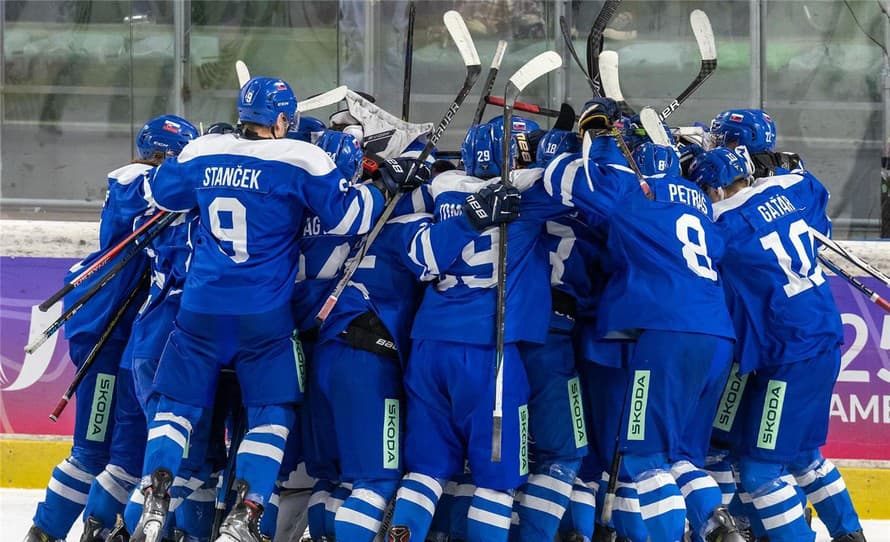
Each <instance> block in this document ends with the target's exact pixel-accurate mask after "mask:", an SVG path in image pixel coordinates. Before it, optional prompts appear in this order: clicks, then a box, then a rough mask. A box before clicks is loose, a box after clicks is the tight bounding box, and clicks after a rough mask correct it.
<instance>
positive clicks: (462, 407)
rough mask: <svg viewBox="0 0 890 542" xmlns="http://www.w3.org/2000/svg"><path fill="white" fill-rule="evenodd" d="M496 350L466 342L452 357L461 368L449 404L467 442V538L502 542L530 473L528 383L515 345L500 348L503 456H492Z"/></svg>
mask: <svg viewBox="0 0 890 542" xmlns="http://www.w3.org/2000/svg"><path fill="white" fill-rule="evenodd" d="M494 354H495V352H494V348H492V347H483V346H475V345H465V347H464V355H463V356H461V357H460V358H458V359H456V360H453V361H452V363H454V364H457V366H458V367H459V369H460V374H459V375H455V378H453V380H452V381H451V382H450V384H451V386H452V389H453V390H454V391H453V393H454V398H455V400H454V404H453V406H452V408H453V412H454V418H455V420H456V421H457V424H458V426H459V427H461V432H462V434H463V435H464V438H465V439H466V442H467V458H468V460H469V463H470V470H471V471H472V473H473V480H474V481H475V482H476V486H477V487H476V491H475V492H474V494H473V501H472V503H471V504H470V509H469V512H468V513H467V540H468V541H469V542H482V541H483V540H484V541H492V542H495V541H504V542H506V540H507V539H508V535H509V532H510V523H511V515H512V510H513V492H514V491H515V489H516V488H517V487H519V486H520V485H521V484H522V483H523V482H525V481H526V477H527V476H528V474H529V460H528V438H529V419H528V390H529V385H528V380H527V377H526V374H525V367H524V365H523V363H522V360H521V358H520V356H519V349H518V348H517V346H516V345H515V344H507V345H505V348H504V359H503V365H502V367H501V371H502V372H503V390H504V391H503V416H504V418H503V424H502V434H501V460H500V462H493V461H492V460H491V446H492V416H491V410H492V406H493V405H494V392H495V390H494V387H495V379H494V372H493V371H492V368H491V362H492V360H493V359H494V357H495V356H494ZM573 479H574V477H573ZM568 485H569V488H571V485H570V484H568ZM555 527H556V526H554V530H555ZM551 537H552V534H551Z"/></svg>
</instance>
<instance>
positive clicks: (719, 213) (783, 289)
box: [714, 173, 843, 372]
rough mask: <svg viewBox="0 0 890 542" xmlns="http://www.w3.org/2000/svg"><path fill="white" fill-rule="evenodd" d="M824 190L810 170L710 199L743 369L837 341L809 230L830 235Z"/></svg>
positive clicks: (789, 359) (835, 317)
mask: <svg viewBox="0 0 890 542" xmlns="http://www.w3.org/2000/svg"><path fill="white" fill-rule="evenodd" d="M827 203H828V191H827V190H826V189H825V187H824V186H823V185H822V184H821V183H820V182H819V181H818V180H817V179H816V178H815V177H813V176H812V175H811V174H809V173H802V174H788V175H779V176H775V177H764V178H762V179H759V180H758V181H757V183H756V184H755V185H754V186H753V187H749V188H744V189H742V190H741V191H739V192H738V193H736V194H734V195H733V196H732V197H730V198H727V199H725V200H723V201H721V202H718V203H715V204H714V214H715V216H716V219H717V226H718V228H719V231H720V233H721V234H722V236H723V238H724V240H725V243H726V254H725V256H724V258H723V261H722V262H721V272H722V274H723V277H724V279H725V281H726V290H727V298H728V301H729V304H730V307H731V309H732V315H733V320H734V322H735V325H736V332H737V334H738V337H739V342H738V343H737V346H736V357H737V359H738V360H739V361H740V363H741V371H742V372H748V371H751V370H754V369H757V368H758V367H763V366H773V365H781V364H785V363H793V362H796V361H801V360H804V359H808V358H811V357H813V356H815V355H816V354H818V353H819V352H822V351H824V350H826V349H828V348H831V347H834V346H837V345H838V344H840V343H842V342H843V330H842V326H841V320H840V315H839V314H838V310H837V307H836V306H835V303H834V297H833V296H832V294H831V290H830V289H829V286H828V281H827V280H826V279H825V275H824V274H823V272H822V267H821V266H820V265H819V262H818V260H817V258H816V243H815V242H814V239H813V235H812V234H811V233H810V229H811V228H812V229H815V230H818V231H819V232H821V233H823V234H825V235H829V234H830V230H831V224H830V222H829V220H828V217H827V216H826V214H825V207H826V205H827Z"/></svg>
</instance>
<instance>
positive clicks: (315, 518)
mask: <svg viewBox="0 0 890 542" xmlns="http://www.w3.org/2000/svg"><path fill="white" fill-rule="evenodd" d="M336 487H337V484H336V483H335V482H332V481H330V480H318V481H317V482H315V485H314V486H313V487H312V496H311V497H309V506H308V510H307V516H308V519H309V536H311V537H312V538H313V539H316V540H317V539H320V538H321V537H323V536H324V523H325V521H324V520H325V505H326V504H327V502H328V498H329V497H330V496H331V491H333V490H334V488H336Z"/></svg>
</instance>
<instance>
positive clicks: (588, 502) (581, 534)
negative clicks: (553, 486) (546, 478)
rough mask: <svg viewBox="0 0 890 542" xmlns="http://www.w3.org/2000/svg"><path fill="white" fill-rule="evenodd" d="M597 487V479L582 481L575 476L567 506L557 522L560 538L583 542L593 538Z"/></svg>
mask: <svg viewBox="0 0 890 542" xmlns="http://www.w3.org/2000/svg"><path fill="white" fill-rule="evenodd" d="M582 471H583V468H582ZM579 476H580V474H579ZM598 489H599V481H598V480H597V481H595V482H584V481H583V479H582V478H580V477H579V478H575V481H574V483H573V484H572V493H571V495H570V496H569V506H568V507H567V508H566V513H565V515H563V517H562V521H561V522H560V524H559V534H560V537H561V538H562V540H566V541H568V542H584V541H589V540H592V539H593V529H594V524H595V523H596V492H597V490H598Z"/></svg>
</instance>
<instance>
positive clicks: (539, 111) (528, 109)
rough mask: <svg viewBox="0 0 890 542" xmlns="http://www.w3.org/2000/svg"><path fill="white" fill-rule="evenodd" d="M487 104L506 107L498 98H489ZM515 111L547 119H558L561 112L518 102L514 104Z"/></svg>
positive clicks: (501, 99) (486, 99)
mask: <svg viewBox="0 0 890 542" xmlns="http://www.w3.org/2000/svg"><path fill="white" fill-rule="evenodd" d="M485 103H487V104H490V105H496V106H498V107H505V106H504V99H503V98H498V97H497V96H488V97H486V98H485ZM513 109H515V110H516V111H522V112H524V113H534V114H535V115H542V116H545V117H553V118H556V117H558V116H559V111H557V110H556V109H548V108H546V107H541V106H540V105H535V104H530V103H525V102H516V103H514V104H513Z"/></svg>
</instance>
